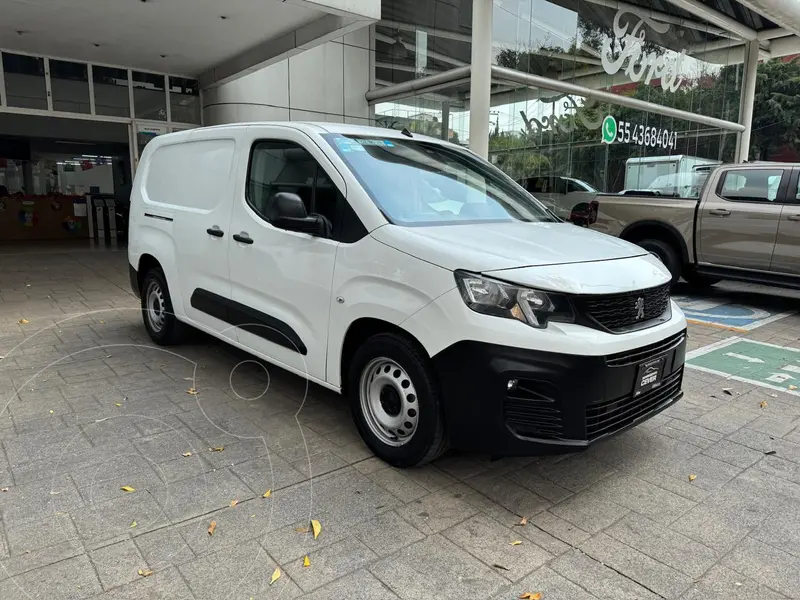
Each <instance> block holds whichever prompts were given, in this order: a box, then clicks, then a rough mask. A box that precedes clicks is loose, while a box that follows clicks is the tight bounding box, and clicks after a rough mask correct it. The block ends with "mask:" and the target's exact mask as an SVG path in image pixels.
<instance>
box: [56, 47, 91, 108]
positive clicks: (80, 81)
mask: <svg viewBox="0 0 800 600" xmlns="http://www.w3.org/2000/svg"><path fill="white" fill-rule="evenodd" d="M50 93H51V95H52V96H53V110H58V111H64V112H72V113H85V114H90V113H91V112H92V109H91V105H90V103H89V67H88V66H87V65H86V63H75V62H67V61H65V60H53V59H51V60H50Z"/></svg>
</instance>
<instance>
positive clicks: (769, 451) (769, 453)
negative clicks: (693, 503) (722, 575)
mask: <svg viewBox="0 0 800 600" xmlns="http://www.w3.org/2000/svg"><path fill="white" fill-rule="evenodd" d="M764 454H766V455H767V456H775V455H776V454H777V452H776V451H775V450H767V451H766V452H764ZM6 489H8V488H6Z"/></svg>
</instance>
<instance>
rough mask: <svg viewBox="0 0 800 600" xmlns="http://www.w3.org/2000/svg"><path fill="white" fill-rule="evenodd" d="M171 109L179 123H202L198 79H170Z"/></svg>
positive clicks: (172, 115)
mask: <svg viewBox="0 0 800 600" xmlns="http://www.w3.org/2000/svg"><path fill="white" fill-rule="evenodd" d="M169 107H170V111H171V113H172V114H171V117H172V120H173V121H175V122H178V123H199V122H200V85H199V84H198V82H197V80H196V79H184V78H183V77H170V78H169Z"/></svg>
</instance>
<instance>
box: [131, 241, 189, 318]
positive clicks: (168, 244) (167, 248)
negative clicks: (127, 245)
mask: <svg viewBox="0 0 800 600" xmlns="http://www.w3.org/2000/svg"><path fill="white" fill-rule="evenodd" d="M137 237H138V240H137V242H138V243H137V251H138V256H137V257H136V267H137V269H138V265H139V263H140V262H141V259H142V256H144V255H145V254H149V255H151V256H153V257H154V258H155V259H156V260H157V261H158V262H159V263H160V264H161V268H162V269H163V271H164V276H165V277H166V278H167V285H168V286H169V295H170V298H171V299H172V310H173V311H174V312H175V316H177V317H178V318H180V319H181V320H185V319H186V311H185V310H184V309H183V294H182V292H181V281H180V275H179V274H178V269H177V264H178V263H177V252H176V249H175V241H174V240H173V237H172V234H171V232H167V231H164V230H162V229H159V228H157V227H146V226H141V227H140V228H139V231H138V236H137Z"/></svg>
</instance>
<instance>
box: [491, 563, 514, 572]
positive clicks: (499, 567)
mask: <svg viewBox="0 0 800 600" xmlns="http://www.w3.org/2000/svg"><path fill="white" fill-rule="evenodd" d="M492 566H493V567H494V568H495V569H502V570H503V571H510V570H511V569H509V568H508V567H504V566H503V565H498V564H497V563H495V564H493V565H492Z"/></svg>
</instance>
